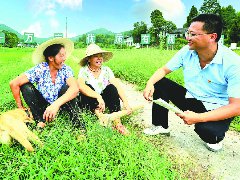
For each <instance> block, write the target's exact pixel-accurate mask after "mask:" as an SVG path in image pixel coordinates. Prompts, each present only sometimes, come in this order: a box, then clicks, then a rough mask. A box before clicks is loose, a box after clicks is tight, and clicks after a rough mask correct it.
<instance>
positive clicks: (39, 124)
mask: <svg viewBox="0 0 240 180" xmlns="http://www.w3.org/2000/svg"><path fill="white" fill-rule="evenodd" d="M45 126H46V124H45V123H44V122H39V123H38V124H37V127H40V128H44V127H45Z"/></svg>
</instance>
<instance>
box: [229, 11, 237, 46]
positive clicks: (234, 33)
mask: <svg viewBox="0 0 240 180" xmlns="http://www.w3.org/2000/svg"><path fill="white" fill-rule="evenodd" d="M239 32H240V12H238V13H237V16H236V18H235V19H234V20H233V21H232V24H231V25H230V30H229V38H230V43H233V42H234V43H239V44H240V33H239ZM239 44H238V45H239Z"/></svg>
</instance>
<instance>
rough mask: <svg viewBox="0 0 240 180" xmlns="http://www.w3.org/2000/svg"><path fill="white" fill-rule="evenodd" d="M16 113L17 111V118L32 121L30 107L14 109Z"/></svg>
mask: <svg viewBox="0 0 240 180" xmlns="http://www.w3.org/2000/svg"><path fill="white" fill-rule="evenodd" d="M15 111H16V113H18V117H19V119H21V120H22V121H23V122H25V123H26V122H28V123H33V122H34V121H33V116H32V113H31V111H30V109H28V108H25V109H15Z"/></svg>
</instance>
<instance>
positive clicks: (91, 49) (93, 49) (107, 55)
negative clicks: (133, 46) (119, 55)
mask: <svg viewBox="0 0 240 180" xmlns="http://www.w3.org/2000/svg"><path fill="white" fill-rule="evenodd" d="M99 53H102V55H103V62H106V61H108V60H109V59H111V58H112V57H113V53H112V52H109V51H104V50H102V49H101V48H100V47H99V46H98V45H96V44H90V45H89V46H88V47H87V49H86V53H85V57H84V58H83V59H81V60H80V62H79V64H80V65H81V66H85V65H86V64H87V62H88V57H90V56H92V55H94V54H99Z"/></svg>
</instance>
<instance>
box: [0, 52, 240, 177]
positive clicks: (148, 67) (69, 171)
mask: <svg viewBox="0 0 240 180" xmlns="http://www.w3.org/2000/svg"><path fill="white" fill-rule="evenodd" d="M111 51H113V54H114V57H113V59H112V60H111V61H109V62H106V64H107V65H108V66H109V67H111V68H112V70H113V71H114V73H115V75H116V76H117V77H120V78H121V79H123V80H126V81H128V82H131V83H134V84H136V85H137V86H138V89H139V90H143V89H144V86H145V83H146V82H147V80H148V78H149V77H150V76H151V75H152V74H153V72H155V70H156V69H157V68H158V67H161V66H162V65H164V64H165V63H166V62H167V61H168V60H169V59H170V58H171V57H172V56H173V55H174V54H175V53H176V52H177V51H164V50H163V51H160V50H159V49H150V48H149V49H131V50H130V49H129V50H111ZM32 52H33V49H27V48H26V49H16V48H12V49H5V48H0V67H1V76H0V84H1V88H0V89H1V91H0V112H5V111H7V110H10V109H13V108H16V105H15V101H14V99H13V96H12V94H11V91H10V88H9V81H10V80H11V79H13V78H14V77H16V76H17V75H19V74H21V73H22V72H24V71H26V70H27V69H29V68H30V67H32V66H33V64H32V61H31V54H32ZM237 53H238V54H240V52H237ZM83 56H84V50H83V49H76V50H75V51H74V52H73V55H72V56H71V57H69V59H68V60H67V61H66V64H68V65H69V66H71V67H72V68H73V70H74V72H75V76H76V77H77V74H78V71H79V68H80V67H79V65H78V62H79V60H80V59H81V58H82V57H83ZM169 78H171V79H173V80H174V81H176V82H178V83H180V84H183V75H182V71H181V70H179V71H176V72H174V73H172V74H171V75H169ZM80 116H81V118H82V119H83V120H84V121H85V122H86V124H87V137H86V139H79V138H78V136H79V134H80V132H79V130H78V129H76V128H74V127H72V126H71V123H70V121H69V117H68V116H67V114H59V115H58V116H57V118H56V119H55V121H53V122H52V123H49V124H48V125H47V126H46V127H45V128H44V129H43V130H39V129H36V128H35V125H31V126H30V128H31V129H32V131H33V132H34V133H35V134H37V135H38V136H39V137H40V139H41V140H42V141H43V142H44V146H43V147H39V146H37V145H34V148H35V152H33V153H29V152H27V151H26V150H25V149H24V148H23V147H22V146H21V145H20V144H19V143H18V142H16V141H14V142H13V143H12V144H11V145H10V146H7V145H0V162H1V163H0V175H1V178H0V179H9V180H10V179H11V180H12V179H41V180H42V179H141V180H142V179H187V177H189V176H191V175H189V174H187V173H186V172H187V171H188V167H186V168H184V167H181V169H179V167H178V166H177V162H173V161H171V160H170V159H169V158H168V157H166V156H165V155H164V152H162V151H161V150H160V149H159V148H158V146H157V145H156V144H153V143H150V141H149V138H146V137H145V136H143V135H142V133H141V130H142V129H140V127H138V126H135V125H134V124H132V122H131V119H132V118H134V115H131V116H130V117H124V118H123V123H124V124H126V125H127V127H128V128H129V129H130V131H131V132H132V133H131V135H130V136H128V137H125V136H122V135H120V134H119V133H117V132H116V131H114V130H112V129H111V128H103V127H102V126H100V125H99V124H98V122H97V118H96V117H95V116H93V115H91V114H89V113H88V112H82V113H81V114H80ZM232 128H233V129H235V130H238V131H240V125H239V120H238V118H235V121H234V123H232ZM158 144H159V145H160V146H161V138H159V139H158ZM195 178H196V177H195ZM193 179H194V178H193Z"/></svg>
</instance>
